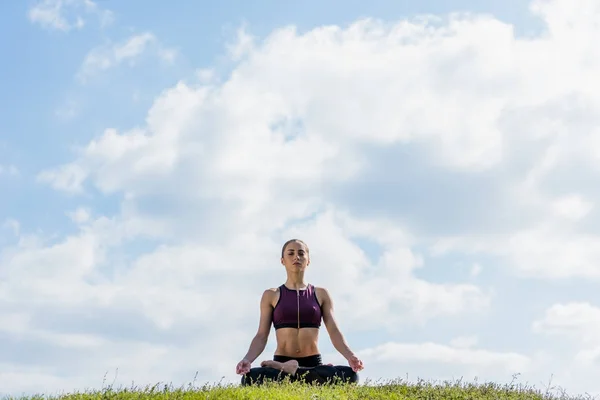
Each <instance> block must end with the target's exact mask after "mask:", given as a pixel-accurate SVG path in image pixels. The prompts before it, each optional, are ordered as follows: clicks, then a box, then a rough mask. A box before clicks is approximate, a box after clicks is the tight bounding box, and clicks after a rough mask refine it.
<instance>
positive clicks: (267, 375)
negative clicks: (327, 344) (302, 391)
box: [242, 354, 358, 385]
mask: <svg viewBox="0 0 600 400" xmlns="http://www.w3.org/2000/svg"><path fill="white" fill-rule="evenodd" d="M290 360H296V361H298V370H297V371H296V373H295V374H294V375H291V374H288V373H286V372H283V371H280V370H278V369H276V368H270V367H255V368H252V369H250V372H248V373H247V374H246V375H244V376H242V385H260V384H262V383H263V382H264V381H265V380H270V381H276V382H280V381H282V380H284V379H285V378H289V379H290V381H292V382H294V381H301V382H305V383H310V384H324V383H356V382H358V374H357V373H356V372H354V371H353V370H352V368H350V367H349V366H346V365H335V366H330V365H323V363H322V361H321V355H320V354H315V355H312V356H308V357H286V356H280V355H275V356H274V357H273V361H277V362H281V363H284V362H286V361H290Z"/></svg>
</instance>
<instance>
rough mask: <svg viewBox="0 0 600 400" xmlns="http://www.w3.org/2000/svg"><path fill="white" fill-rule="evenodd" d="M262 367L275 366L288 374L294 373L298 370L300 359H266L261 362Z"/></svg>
mask: <svg viewBox="0 0 600 400" xmlns="http://www.w3.org/2000/svg"><path fill="white" fill-rule="evenodd" d="M260 366H261V367H268V368H275V369H278V370H280V371H283V372H285V373H288V374H292V375H294V374H295V373H296V371H297V370H298V361H296V360H290V361H286V362H284V363H282V362H279V361H273V360H265V361H263V362H261V363H260Z"/></svg>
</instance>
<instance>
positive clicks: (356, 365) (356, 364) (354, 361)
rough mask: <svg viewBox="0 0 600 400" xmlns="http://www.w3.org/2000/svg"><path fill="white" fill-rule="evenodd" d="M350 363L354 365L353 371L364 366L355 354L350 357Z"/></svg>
mask: <svg viewBox="0 0 600 400" xmlns="http://www.w3.org/2000/svg"><path fill="white" fill-rule="evenodd" d="M348 365H350V366H351V367H352V371H354V372H358V371H360V370H362V369H363V368H364V366H363V362H362V361H361V360H360V359H359V358H358V357H356V356H355V355H354V354H353V355H351V356H350V357H348Z"/></svg>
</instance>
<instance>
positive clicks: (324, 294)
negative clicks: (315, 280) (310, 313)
mask: <svg viewBox="0 0 600 400" xmlns="http://www.w3.org/2000/svg"><path fill="white" fill-rule="evenodd" d="M313 288H314V291H315V293H316V294H317V297H318V298H319V299H323V300H329V299H330V295H329V291H328V290H327V289H326V288H324V287H323V286H316V285H313Z"/></svg>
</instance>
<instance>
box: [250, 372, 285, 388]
mask: <svg viewBox="0 0 600 400" xmlns="http://www.w3.org/2000/svg"><path fill="white" fill-rule="evenodd" d="M283 374H284V373H283V372H282V371H279V370H277V369H275V368H265V367H255V368H251V369H250V371H248V372H247V373H246V374H245V375H243V376H242V379H241V384H242V385H243V386H247V385H260V384H262V383H263V382H264V381H265V380H272V381H276V380H279V379H281V377H282V375H283Z"/></svg>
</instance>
